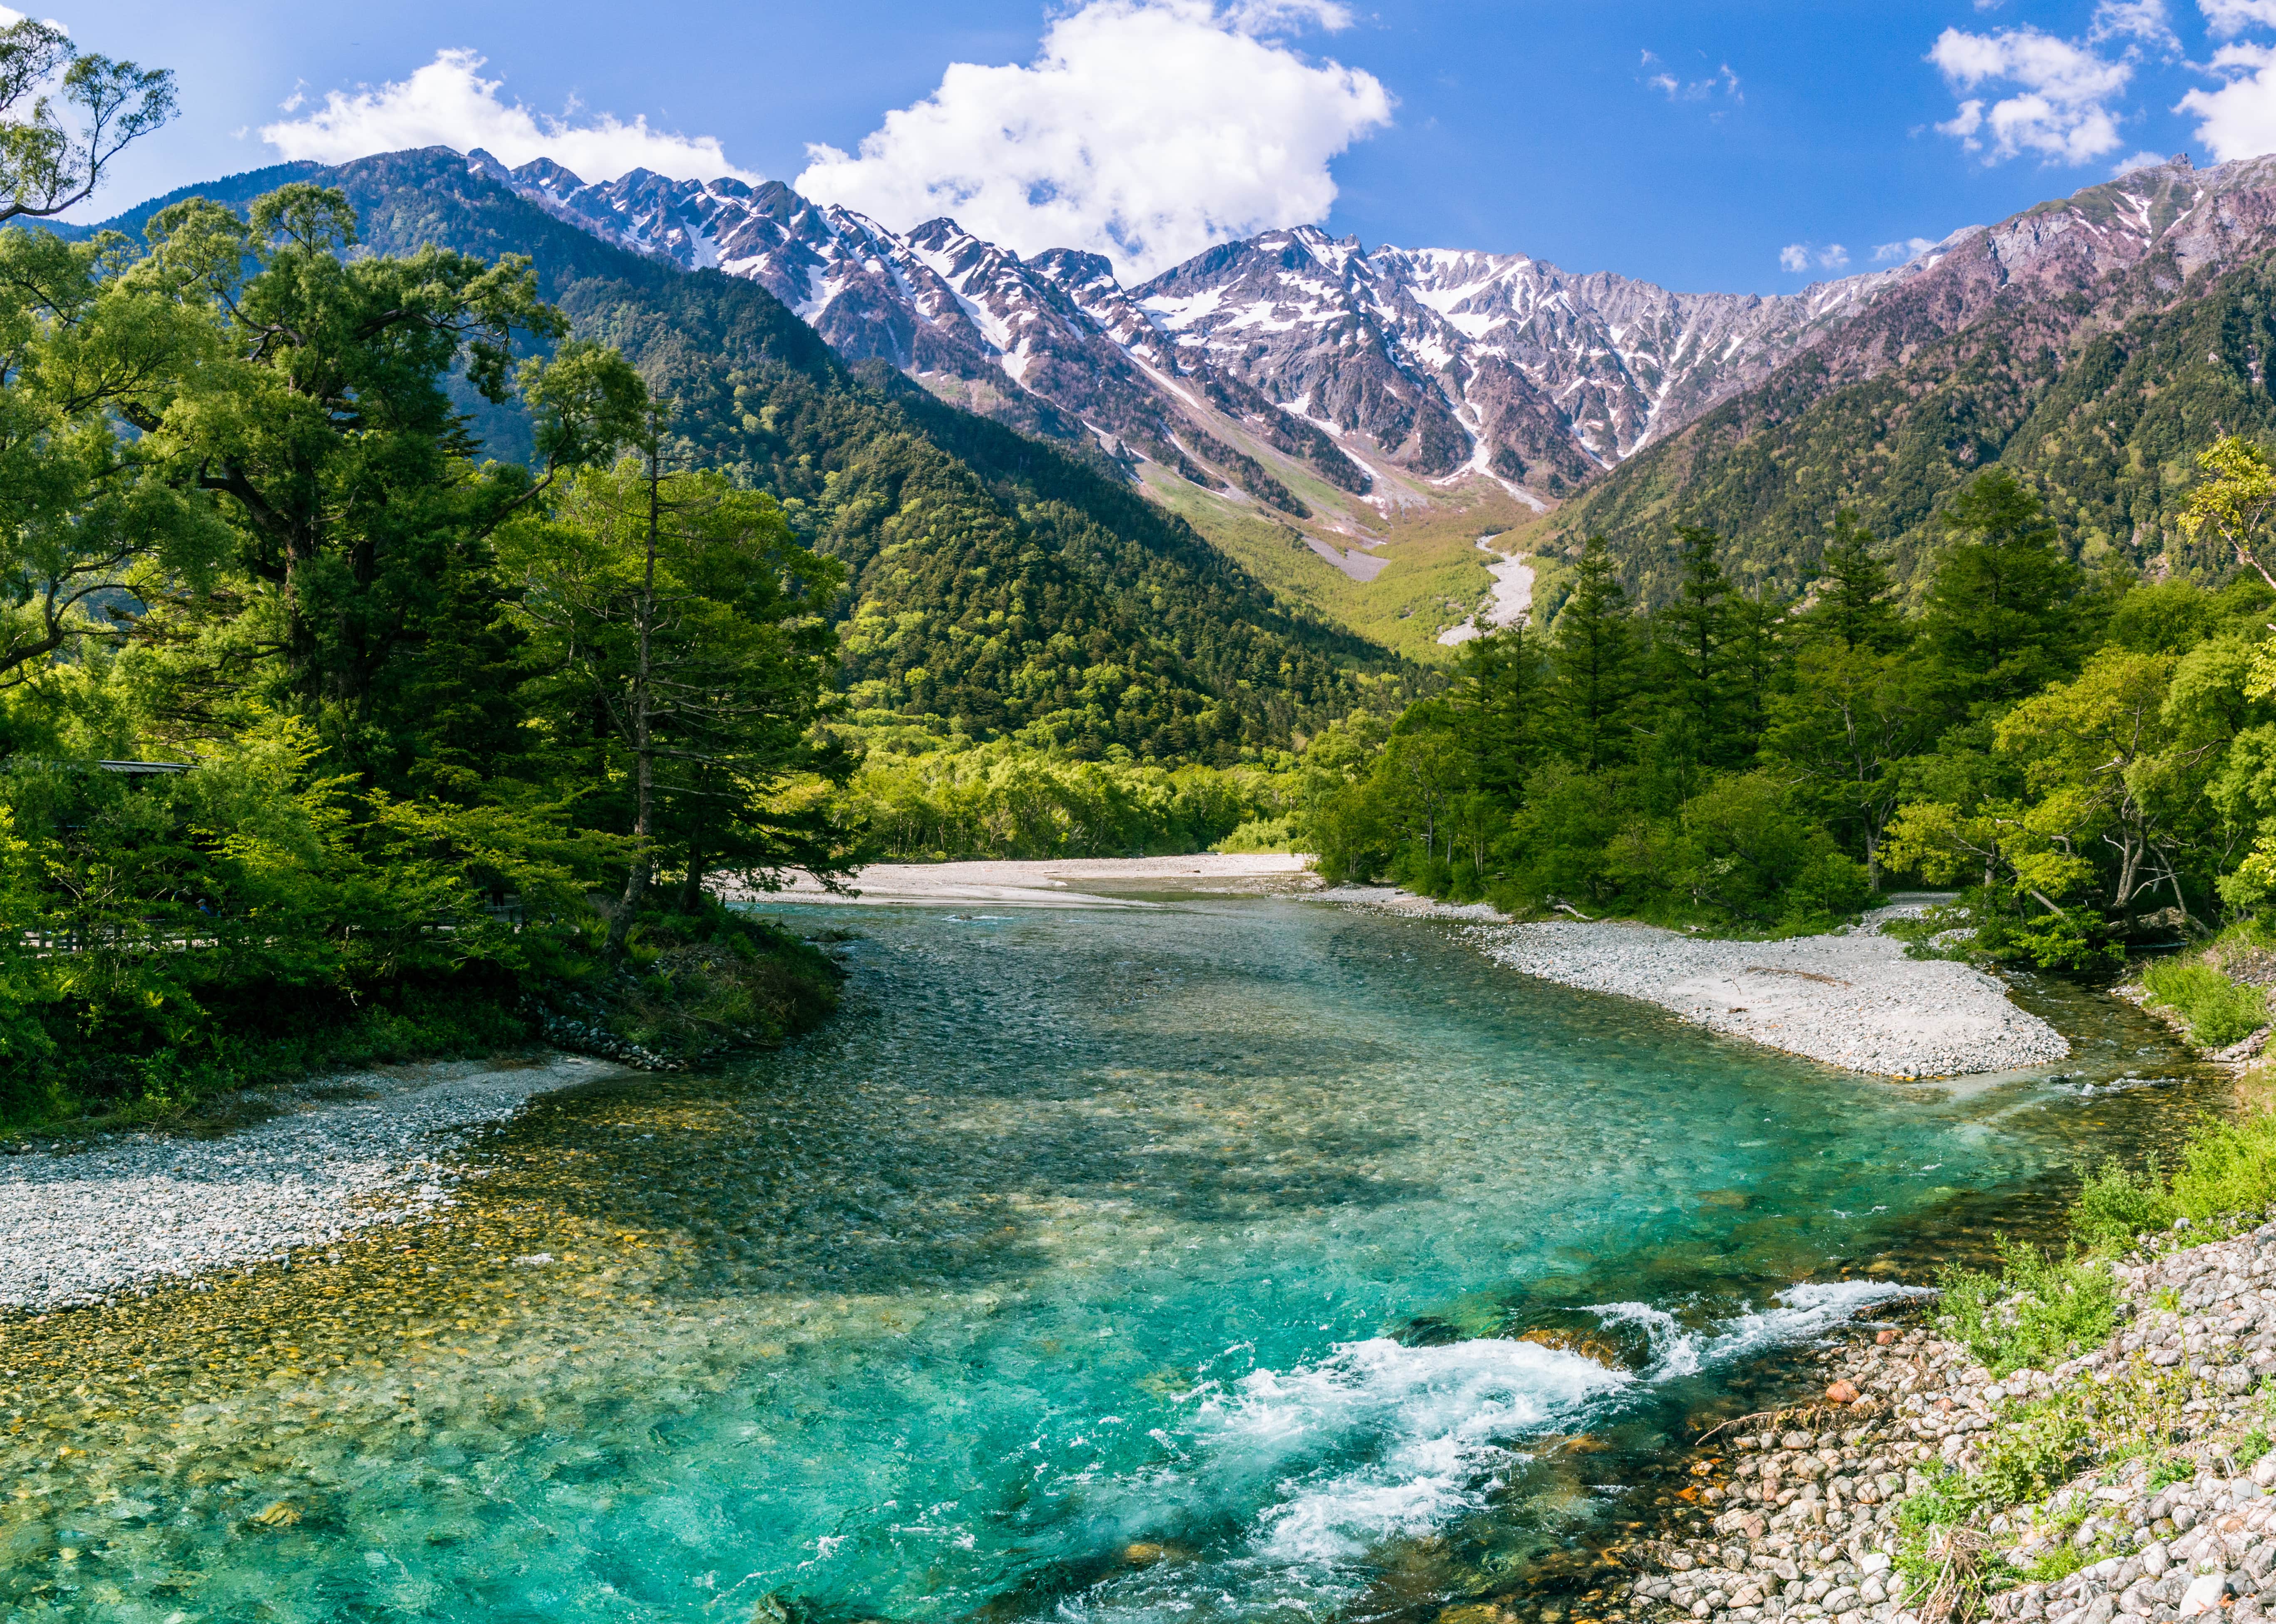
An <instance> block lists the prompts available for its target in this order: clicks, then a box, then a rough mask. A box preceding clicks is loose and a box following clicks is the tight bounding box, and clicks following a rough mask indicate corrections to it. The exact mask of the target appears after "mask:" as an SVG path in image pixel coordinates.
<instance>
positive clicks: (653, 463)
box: [609, 441, 664, 959]
mask: <svg viewBox="0 0 2276 1624" xmlns="http://www.w3.org/2000/svg"><path fill="white" fill-rule="evenodd" d="M663 485H664V447H663V445H662V444H661V442H660V441H659V442H652V443H651V444H650V445H649V453H648V547H647V550H646V553H645V556H644V558H643V560H642V565H641V594H640V605H639V608H638V610H637V611H635V612H636V613H637V614H638V616H639V619H638V621H637V622H636V629H637V631H638V633H639V652H638V653H637V654H636V655H635V656H634V657H633V692H632V734H633V864H632V871H631V872H630V873H628V874H626V876H625V894H624V895H623V896H622V897H621V898H620V899H618V902H617V909H616V913H615V914H614V915H613V916H612V917H611V919H610V921H609V956H610V957H611V958H612V959H613V958H616V957H618V955H619V954H621V953H622V952H624V951H625V938H626V937H627V936H629V935H631V934H632V928H633V914H635V913H636V912H637V911H638V910H639V908H640V905H641V898H642V897H643V896H644V895H646V894H647V892H648V883H649V877H650V876H651V875H652V874H653V873H654V872H655V869H656V849H655V846H654V844H653V841H654V837H655V833H656V740H655V730H654V727H653V725H652V721H651V717H650V714H649V711H650V706H649V697H650V696H649V640H650V637H651V635H652V634H653V633H654V632H655V630H656V531H657V529H658V527H659V522H660V510H661V507H662V503H663Z"/></svg>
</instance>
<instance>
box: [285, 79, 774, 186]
mask: <svg viewBox="0 0 2276 1624" xmlns="http://www.w3.org/2000/svg"><path fill="white" fill-rule="evenodd" d="M481 67H482V57H480V56H478V55H476V54H475V53H474V52H473V51H471V50H445V51H439V52H437V53H436V57H435V60H434V61H432V62H430V63H429V64H428V65H426V66H425V67H423V68H421V69H419V70H418V71H417V72H414V73H413V74H412V75H411V77H410V78H408V79H406V80H396V81H391V82H389V83H387V84H384V85H382V86H380V87H378V88H377V89H372V88H370V87H361V88H359V89H357V90H355V91H353V92H349V91H341V90H334V91H330V92H327V93H326V95H325V96H324V102H323V105H322V107H319V108H316V109H315V110H313V111H310V112H309V113H307V114H306V115H305V116H303V117H301V118H288V119H285V120H282V121H280V122H278V123H276V124H269V125H262V128H261V139H262V140H265V141H267V142H268V143H269V145H270V146H272V147H274V148H277V151H279V152H281V153H283V154H284V155H285V156H286V157H288V158H313V159H315V161H316V162H317V163H345V162H347V161H348V160H349V159H351V158H360V157H364V156H368V154H371V153H375V152H398V151H400V150H402V149H403V148H406V147H438V146H439V147H455V148H458V149H459V151H460V152H465V151H467V150H469V149H471V148H475V147H482V148H488V149H489V152H490V153H491V154H492V155H493V156H496V157H497V158H498V159H499V160H501V161H502V162H504V163H508V164H516V163H528V162H529V160H530V159H532V158H541V157H542V158H550V159H552V160H553V161H554V162H555V163H559V164H562V165H565V167H567V168H569V169H572V170H574V171H576V172H577V173H578V174H579V175H580V176H582V177H583V178H586V179H587V180H613V179H615V178H617V177H618V176H619V175H621V174H623V173H624V172H625V171H627V170H633V169H649V170H654V171H656V173H658V174H660V175H670V176H671V177H672V178H674V179H678V180H710V179H714V178H717V177H719V176H722V175H732V176H735V177H737V178H740V179H743V180H754V181H755V180H757V179H758V178H759V177H758V176H756V175H753V174H750V173H748V172H747V171H742V170H739V169H737V168H736V167H735V166H734V165H733V164H732V163H728V162H727V155H726V154H725V152H724V151H722V150H721V148H720V146H719V142H718V140H717V138H716V137H714V136H709V135H696V136H688V135H675V134H671V133H667V132H664V131H662V130H651V129H650V128H649V125H648V119H647V118H645V117H636V118H633V121H632V122H631V123H630V124H626V122H625V121H624V120H623V119H621V118H618V117H617V116H616V115H615V114H613V113H599V114H594V115H590V116H582V117H580V116H579V115H578V114H577V113H576V112H575V111H574V110H572V111H571V112H569V113H567V114H565V115H564V116H562V117H559V118H556V117H554V116H552V115H550V114H547V113H536V112H532V111H531V110H529V109H528V108H527V107H525V106H523V105H522V104H521V103H520V102H507V101H505V100H504V99H502V98H501V97H500V96H499V95H498V91H499V88H500V87H502V86H503V84H504V83H505V81H504V80H496V79H484V78H483V77H482V74H481V72H479V70H480V69H481ZM293 95H294V99H293V100H292V102H287V103H286V104H285V110H288V111H290V110H297V109H298V106H299V104H300V92H299V91H298V90H297V89H296V90H295V91H294V93H293Z"/></svg>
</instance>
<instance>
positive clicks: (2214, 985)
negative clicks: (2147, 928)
mask: <svg viewBox="0 0 2276 1624" xmlns="http://www.w3.org/2000/svg"><path fill="white" fill-rule="evenodd" d="M2142 984H2143V986H2144V987H2146V988H2148V989H2149V991H2150V996H2149V998H2148V999H2147V1000H2146V1001H2147V1002H2148V1004H2149V1006H2150V1007H2151V1008H2152V1009H2164V1010H2170V1011H2172V1012H2173V1013H2174V1014H2176V1015H2178V1016H2180V1017H2181V1021H2182V1023H2183V1024H2184V1025H2185V1026H2187V1027H2188V1028H2189V1041H2190V1042H2191V1043H2195V1044H2196V1046H2197V1047H2198V1048H2200V1049H2226V1048H2227V1047H2228V1046H2229V1045H2230V1044H2231V1043H2236V1042H2238V1041H2240V1040H2242V1039H2243V1038H2246V1037H2249V1036H2251V1035H2252V1034H2253V1033H2255V1032H2257V1031H2258V1030H2259V1029H2260V1028H2262V1027H2265V1026H2266V1025H2267V1024H2268V994H2267V992H2266V990H2265V989H2262V988H2259V987H2247V986H2244V985H2242V984H2240V983H2236V982H2234V981H2231V980H2230V979H2229V978H2228V977H2227V976H2226V975H2222V974H2221V973H2220V972H2219V970H2217V969H2215V968H2213V967H2212V965H2210V964H2207V963H2206V962H2205V961H2204V960H2202V959H2196V958H2187V959H2159V960H2156V961H2155V962H2153V963H2152V964H2151V965H2150V966H2149V967H2148V968H2146V969H2144V970H2143V972H2142Z"/></svg>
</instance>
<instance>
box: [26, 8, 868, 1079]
mask: <svg viewBox="0 0 2276 1624" xmlns="http://www.w3.org/2000/svg"><path fill="white" fill-rule="evenodd" d="M0 57H4V58H5V60H6V61H7V63H8V64H9V65H11V72H10V73H8V74H6V75H0V81H4V83H5V84H8V85H14V84H16V83H17V82H18V81H19V80H22V82H23V83H24V84H27V85H33V86H37V85H41V84H51V83H56V82H60V84H61V86H62V87H63V89H64V95H61V96H59V97H51V98H49V100H46V101H42V102H40V103H39V104H38V105H37V106H36V107H34V109H33V110H31V112H30V114H29V115H28V116H27V118H26V119H25V120H24V121H23V123H22V125H21V127H22V128H24V129H26V130H28V131H30V132H31V133H33V135H34V136H36V137H38V138H39V139H34V140H20V141H17V142H15V143H14V144H12V145H11V146H10V147H9V148H7V151H6V153H5V155H0V157H4V161H5V162H7V163H10V164H11V165H13V166H14V167H13V170H12V171H11V173H10V174H9V175H7V176H6V177H4V179H5V180H6V182H7V183H8V184H7V186H4V187H0V193H4V194H7V195H10V196H12V199H13V202H12V204H11V205H10V206H8V207H7V208H5V209H0V214H7V215H13V216H19V217H21V216H29V217H31V218H33V219H37V218H39V217H41V216H43V215H45V214H49V213H52V212H53V211H55V210H56V209H61V208H64V207H68V206H69V205H70V203H71V202H72V201H76V199H78V198H80V197H83V196H85V195H87V193H88V192H89V191H91V189H92V188H93V186H94V185H95V183H96V182H97V181H98V180H99V178H100V171H101V168H102V163H104V162H105V161H107V158H108V157H109V156H112V155H115V153H116V151H117V150H118V145H119V142H120V140H121V139H122V132H124V133H125V135H126V136H130V137H131V136H132V135H134V134H137V133H148V131H150V130H152V129H156V128H157V127H158V126H160V125H163V123H164V121H165V118H166V115H167V114H168V112H169V111H170V110H171V82H170V81H169V80H167V79H166V78H165V76H164V75H163V73H153V72H143V71H141V70H138V69H135V68H133V66H132V65H123V64H116V63H110V62H106V61H104V60H103V59H102V58H98V57H83V56H80V54H79V53H78V52H77V51H76V50H74V49H73V48H72V44H71V42H70V41H69V39H68V38H67V37H66V36H64V34H62V33H61V32H60V31H59V30H57V29H54V28H52V27H49V26H47V25H44V24H40V23H36V22H29V21H25V22H18V23H16V24H13V25H11V27H8V28H7V29H5V30H0ZM14 69H21V70H22V72H14V71H13V70H14ZM142 227H143V229H142V230H141V231H140V237H139V239H130V238H128V237H126V236H125V235H123V234H120V233H118V232H111V231H102V232H95V233H91V234H89V233H76V234H73V233H60V232H53V231H42V230H36V229H28V228H27V227H26V226H24V225H21V224H19V225H18V226H17V227H15V228H13V229H9V230H6V231H0V514H4V517H0V537H4V544H5V545H6V546H7V548H8V549H9V554H8V558H7V576H8V582H9V587H10V592H9V596H8V603H7V607H6V610H5V612H4V616H0V907H4V908H5V910H6V914H7V924H8V928H7V930H6V931H5V933H4V936H0V1118H5V1119H12V1120H18V1121H21V1120H29V1119H44V1118H52V1117H54V1116H56V1115H57V1114H59V1113H63V1112H71V1111H77V1110H82V1109H106V1108H108V1109H130V1110H133V1111H139V1112H163V1111H166V1110H169V1109H171V1108H174V1107H175V1106H177V1105H178V1104H180V1103H181V1102H183V1101H184V1100H186V1099H187V1098H189V1097H193V1096H194V1095H195V1094H196V1093H197V1092H199V1091H200V1090H201V1089H205V1088H208V1087H211V1086H213V1085H215V1084H216V1083H222V1082H227V1081H235V1080H239V1079H243V1078H247V1077H253V1076H264V1075H276V1074H279V1073H280V1072H289V1071H290V1070H291V1069H292V1068H293V1067H296V1066H306V1065H313V1064H318V1063H340V1062H352V1061H359V1060H364V1059H373V1058H380V1057H386V1056H391V1055H406V1054H429V1053H435V1052H448V1051H453V1050H467V1049H474V1050H481V1049H483V1048H485V1047H488V1046H490V1045H495V1044H497V1043H502V1042H503V1043H518V1042H521V1041H525V1040H527V1038H529V1037H531V1036H537V1035H539V1034H540V1033H542V1032H544V1031H547V1030H549V1029H552V1028H556V1027H558V1025H559V1024H560V1023H562V1022H565V1021H575V1022H577V1023H578V1024H579V1025H580V1027H581V1028H583V1029H585V1030H586V1031H587V1032H588V1034H590V1035H591V1036H593V1038H594V1040H595V1041H598V1042H599V1043H602V1045H603V1047H604V1048H613V1049H615V1050H618V1051H626V1052H634V1053H646V1054H648V1055H649V1056H651V1057H661V1058H667V1059H668V1058H669V1057H671V1056H672V1055H674V1054H677V1055H679V1056H683V1057H685V1056H689V1055H694V1054H700V1053H702V1052H707V1051H711V1050H715V1049H717V1048H719V1047H721V1046H723V1045H725V1044H727V1043H737V1042H753V1041H765V1040H767V1039H769V1038H771V1037H774V1036H779V1035H781V1034H783V1033H785V1032H786V1031H789V1030H792V1029H794V1028H797V1027H799V1026H801V1025H803V1024H806V1023H808V1022H809V1021H812V1020H814V1019H816V1017H817V1016H818V1015H819V1014H821V1013H823V1012H825V1011H826V1010H827V1009H828V1007H829V1006H830V1005H831V1000H832V998H833V996H834V971H833V969H832V968H831V965H830V964H829V962H828V960H826V959H825V958H824V957H823V955H822V954H821V953H820V952H817V951H816V950H815V949H814V948H812V947H811V946H809V945H806V944H804V943H801V942H800V941H798V940H796V939H794V938H792V937H786V936H785V935H783V934H782V933H780V932H779V931H778V930H773V929H771V928H770V927H768V926H766V925H764V924H762V923H759V922H755V921H754V920H752V919H749V918H747V917H746V916H742V915H738V914H732V913H731V912H729V911H728V910H727V909H725V908H723V907H720V906H719V905H718V904H717V902H716V901H714V900H713V899H712V898H711V897H710V895H709V885H708V884H707V881H708V880H709V877H711V876H712V875H714V874H717V873H721V872H732V873H738V874H752V873H755V874H757V875H760V876H764V875H767V874H770V873H772V872H776V871H778V870H779V869H782V868H783V867H784V866H785V865H790V864H795V865H798V866H800V867H805V868H811V869H816V871H818V872H821V873H823V874H831V873H835V872H838V871H840V870H841V869H843V868H844V866H845V864H846V861H847V859H848V856H849V854H850V853H851V851H852V848H853V840H854V836H853V835H852V833H851V832H850V831H848V830H847V829H846V827H845V826H844V823H843V822H842V818H841V816H840V814H841V810H842V808H840V806H839V804H838V800H837V799H836V797H835V790H834V786H835V785H839V784H842V783H843V781H844V779H845V778H846V774H847V772H848V770H849V768H850V763H849V761H848V759H847V757H846V752H845V750H844V749H843V748H842V747H840V746H839V745H838V743H837V742H835V741H834V740H832V739H831V737H830V736H829V735H828V733H827V732H826V731H825V730H823V729H821V728H820V727H818V725H817V724H819V723H820V722H821V721H822V720H823V713H824V708H825V704H826V702H827V700H828V696H829V694H831V689H832V687H833V685H834V682H835V679H836V675H837V667H838V633H837V629H836V624H835V619H834V615H835V612H836V609H837V606H838V603H839V602H840V600H841V598H842V596H843V586H844V581H845V580H846V573H847V572H846V565H845V564H843V563H842V562H840V561H839V560H838V559H837V558H832V557H830V556H826V555H825V554H824V553H823V552H821V551H818V550H816V549H815V548H814V547H813V546H812V545H810V544H809V538H808V537H807V536H804V535H801V534H800V532H799V531H798V530H797V529H796V527H794V526H793V523H792V521H791V520H790V518H789V517H788V515H787V514H786V512H785V507H784V505H783V504H782V503H781V502H780V501H778V499H777V498H776V497H774V496H773V495H770V494H765V493H762V492H760V491H758V490H755V489H750V488H749V487H748V485H747V482H740V481H738V480H737V479H735V478H734V477H732V475H731V474H728V473H726V472H723V471H721V470H719V469H717V468H716V467H709V466H708V464H707V459H706V458H705V455H704V453H703V451H702V445H701V444H700V438H699V436H694V435H691V434H690V433H688V432H687V431H686V429H684V428H683V426H682V424H681V422H680V421H679V415H680V413H679V408H678V407H677V406H676V405H675V403H674V402H673V400H672V399H671V398H670V397H669V396H666V395H664V394H663V393H661V392H659V391H656V389H654V388H653V387H651V385H650V383H649V382H648V380H647V379H645V378H644V377H643V376H641V373H640V372H638V371H637V370H636V369H635V368H633V367H632V366H631V365H630V364H629V363H628V362H627V361H626V359H625V357H624V356H623V355H622V354H621V353H618V351H616V350H614V349H611V348H609V347H607V346H604V345H598V344H595V343H593V342H591V341H589V340H586V339H581V338H576V337H574V336H573V333H572V331H571V327H572V323H571V322H570V319H569V318H568V317H567V316H566V315H565V314H564V313H563V312H562V311H561V309H560V308H559V307H558V306H556V305H554V304H552V303H550V302H549V301H548V300H546V299H545V298H544V297H543V296H542V289H541V288H540V286H539V283H538V278H537V277H536V275H535V272H534V270H533V269H531V267H530V265H529V263H528V262H527V260H526V259H523V258H520V257H518V256H514V255H500V256H497V257H485V256H482V255H476V254H465V253H461V252H459V251H456V250H452V249H448V248H442V247H433V246H429V247H421V248H420V249H418V250H416V251H415V252H412V253H408V254H389V253H385V252H379V253H374V252H370V251H369V250H368V247H367V246H365V245H363V244H361V243H360V231H359V222H358V219H357V216H356V214H355V211H354V209H353V207H352V206H351V204H350V202H349V201H348V200H347V198H346V197H345V195H344V194H342V193H341V192H340V191H338V189H337V188H333V187H328V186H319V185H316V184H315V183H313V182H311V181H308V180H306V179H300V180H288V181H286V182H285V184H284V185H281V186H277V187H276V188H275V189H273V190H270V191H268V192H265V193H263V194H261V195H259V196H257V197H254V198H253V199H251V200H249V201H247V202H246V203H245V204H244V206H243V207H241V208H232V207H229V206H225V205H224V204H222V203H219V202H216V201H210V200H207V199H203V198H194V197H193V198H186V199H180V200H177V201H171V202H170V203H168V204H167V205H166V206H164V207H163V208H160V209H155V210H153V211H150V212H149V213H148V216H147V218H146V219H145V220H144V222H143V223H142ZM469 399H472V400H476V401H479V402H481V403H482V406H484V407H485V408H486V409H488V410H489V411H491V412H494V413H504V412H506V411H509V410H511V411H512V413H514V414H516V415H517V416H518V418H519V420H520V421H522V422H523V423H524V424H525V425H526V434H527V454H526V456H525V457H524V458H523V459H520V460H515V461H505V460H501V459H496V458H493V457H489V456H487V455H485V454H483V449H482V446H481V445H480V444H478V442H477V441H476V439H475V437H474V435H473V434H472V433H471V432H470V430H469V414H468V413H467V411H466V410H465V409H463V406H462V403H463V402H465V401H467V400H469Z"/></svg>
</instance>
